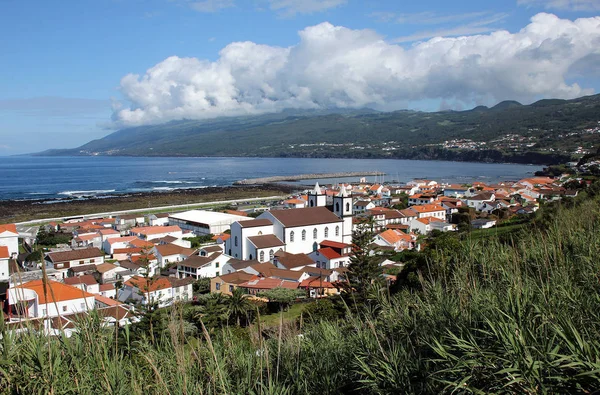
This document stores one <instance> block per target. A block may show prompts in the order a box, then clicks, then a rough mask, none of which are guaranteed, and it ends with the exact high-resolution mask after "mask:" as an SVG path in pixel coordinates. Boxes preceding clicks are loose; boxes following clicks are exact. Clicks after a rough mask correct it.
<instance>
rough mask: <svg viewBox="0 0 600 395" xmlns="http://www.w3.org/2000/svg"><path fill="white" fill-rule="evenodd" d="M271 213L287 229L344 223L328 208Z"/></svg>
mask: <svg viewBox="0 0 600 395" xmlns="http://www.w3.org/2000/svg"><path fill="white" fill-rule="evenodd" d="M269 213H270V214H271V215H272V216H273V217H275V218H276V219H277V220H278V221H279V222H281V223H282V224H283V226H285V227H287V228H296V227H299V226H311V225H322V224H329V223H337V222H342V220H341V219H340V218H338V216H337V215H335V214H334V213H332V212H331V211H329V209H328V208H327V207H308V208H295V209H290V210H271V211H269Z"/></svg>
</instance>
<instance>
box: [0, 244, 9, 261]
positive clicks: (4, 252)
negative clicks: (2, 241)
mask: <svg viewBox="0 0 600 395" xmlns="http://www.w3.org/2000/svg"><path fill="white" fill-rule="evenodd" d="M7 258H10V253H9V252H8V247H5V246H0V259H7Z"/></svg>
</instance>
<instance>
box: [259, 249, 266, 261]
mask: <svg viewBox="0 0 600 395" xmlns="http://www.w3.org/2000/svg"><path fill="white" fill-rule="evenodd" d="M264 260H265V252H264V251H261V252H260V259H259V261H261V262H264Z"/></svg>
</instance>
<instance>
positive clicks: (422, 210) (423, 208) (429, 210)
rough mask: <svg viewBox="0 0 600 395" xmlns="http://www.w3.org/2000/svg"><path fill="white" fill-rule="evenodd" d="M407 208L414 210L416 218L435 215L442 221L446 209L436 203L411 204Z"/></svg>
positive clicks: (444, 218)
mask: <svg viewBox="0 0 600 395" xmlns="http://www.w3.org/2000/svg"><path fill="white" fill-rule="evenodd" d="M408 210H412V211H414V212H415V214H417V218H427V217H435V218H438V219H441V220H443V221H445V220H446V209H445V208H444V207H442V206H440V205H438V204H424V205H420V206H411V207H410V208H409V209H408Z"/></svg>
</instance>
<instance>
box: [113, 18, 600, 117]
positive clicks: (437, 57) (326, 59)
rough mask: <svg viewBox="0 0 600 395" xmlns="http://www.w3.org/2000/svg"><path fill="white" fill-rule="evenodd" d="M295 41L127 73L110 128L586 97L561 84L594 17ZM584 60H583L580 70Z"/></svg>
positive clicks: (305, 36)
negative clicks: (407, 36) (405, 38)
mask: <svg viewBox="0 0 600 395" xmlns="http://www.w3.org/2000/svg"><path fill="white" fill-rule="evenodd" d="M299 35H300V41H299V43H298V44H297V45H295V46H292V47H288V48H281V47H273V46H268V45H259V44H255V43H252V42H236V43H232V44H230V45H228V46H226V47H225V48H224V49H223V50H221V52H220V54H219V55H220V56H219V58H218V60H216V61H214V62H210V61H206V60H200V59H196V58H179V57H176V56H173V57H170V58H167V59H165V60H164V61H162V62H160V63H158V64H157V65H155V66H154V67H152V68H151V69H149V70H148V71H147V72H146V73H145V74H144V75H142V76H139V75H134V74H129V75H126V76H125V77H124V78H123V79H122V80H121V88H120V90H121V92H122V94H123V96H124V97H125V99H126V100H127V102H128V103H129V104H128V105H127V106H125V107H123V108H120V109H118V108H115V112H114V114H113V119H114V120H115V121H116V122H117V124H118V125H121V126H122V125H139V124H150V123H160V122H165V121H169V120H174V119H184V118H185V119H203V118H210V117H217V116H229V115H243V114H259V113H265V112H274V111H279V110H282V109H284V108H324V107H341V108H354V107H365V106H369V107H374V108H381V109H392V108H395V106H400V105H402V106H406V105H407V103H411V102H418V101H422V100H432V99H433V100H444V99H446V100H447V101H448V102H461V101H462V102H465V103H470V102H477V103H481V102H486V103H493V102H497V101H500V100H506V99H515V100H519V101H522V102H529V101H532V100H535V99H536V98H540V97H558V98H573V97H577V96H581V95H584V94H591V93H593V92H592V90H591V89H586V88H584V87H581V86H580V85H578V84H577V83H567V82H566V78H567V77H568V76H569V73H570V69H571V68H572V67H573V66H574V65H577V67H578V69H577V73H578V74H581V73H585V70H582V68H584V69H585V67H595V63H594V62H581V61H580V60H581V59H584V58H586V59H589V57H590V56H592V55H594V57H593V58H596V56H595V55H598V54H600V17H594V18H586V19H578V20H575V21H571V20H567V19H559V18H558V17H556V16H554V15H551V14H545V13H541V14H538V15H536V16H534V17H533V18H532V20H531V23H530V24H529V25H527V26H526V27H524V28H523V29H522V30H521V31H519V32H516V33H510V32H508V31H496V32H493V33H490V34H487V35H476V36H464V37H457V38H447V37H446V38H441V37H438V38H433V39H431V40H429V41H426V42H421V43H418V44H414V45H413V46H411V47H409V48H404V47H403V46H401V45H397V44H393V43H389V42H386V41H385V40H384V39H383V38H382V37H381V36H380V35H379V34H377V33H376V32H374V31H371V30H352V29H348V28H345V27H341V26H333V25H331V24H330V23H321V24H319V25H316V26H311V27H307V28H305V29H304V30H302V31H300V33H299ZM586 65H587V66H586Z"/></svg>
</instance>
